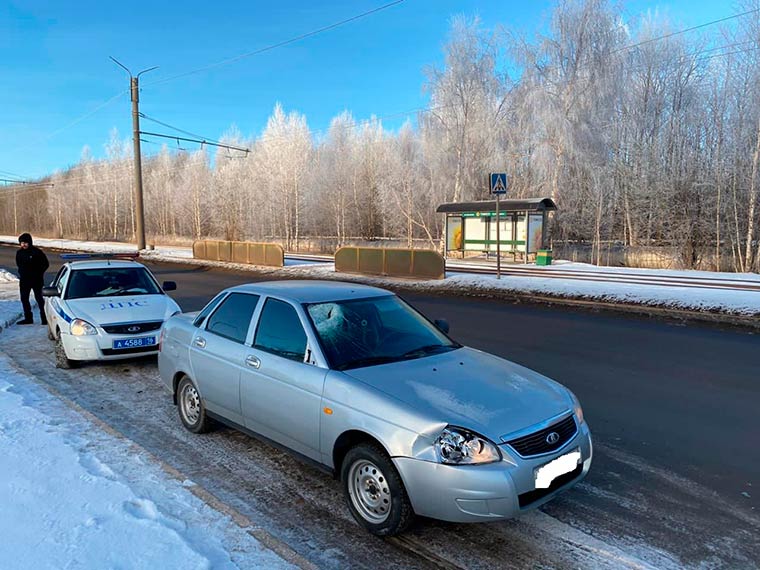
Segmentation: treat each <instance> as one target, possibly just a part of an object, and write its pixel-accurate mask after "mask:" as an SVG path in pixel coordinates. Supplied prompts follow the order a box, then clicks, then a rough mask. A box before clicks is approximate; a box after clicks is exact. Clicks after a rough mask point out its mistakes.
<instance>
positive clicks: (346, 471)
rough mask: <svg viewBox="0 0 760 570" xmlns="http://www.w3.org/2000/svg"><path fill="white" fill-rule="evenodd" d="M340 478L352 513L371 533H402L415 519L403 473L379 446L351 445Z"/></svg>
mask: <svg viewBox="0 0 760 570" xmlns="http://www.w3.org/2000/svg"><path fill="white" fill-rule="evenodd" d="M341 480H342V481H343V492H344V494H345V497H346V502H347V503H348V508H349V510H350V511H351V514H352V515H353V517H354V519H356V521H357V522H358V523H359V524H361V525H362V526H364V528H366V529H367V530H368V531H370V532H371V533H372V534H376V535H378V536H392V535H394V534H399V533H401V532H403V531H404V530H406V529H407V528H408V527H409V525H410V524H411V522H412V520H413V519H414V510H413V509H412V504H411V503H410V501H409V497H408V496H407V494H406V489H404V483H403V482H402V481H401V476H400V475H399V474H398V471H396V467H395V466H394V465H393V463H392V462H391V460H390V458H389V457H388V455H387V454H386V453H385V451H384V450H383V449H381V448H380V447H379V446H378V445H376V444H372V443H361V444H359V445H357V446H355V447H353V448H351V450H349V452H348V453H347V454H346V457H345V459H344V460H343V464H342V468H341Z"/></svg>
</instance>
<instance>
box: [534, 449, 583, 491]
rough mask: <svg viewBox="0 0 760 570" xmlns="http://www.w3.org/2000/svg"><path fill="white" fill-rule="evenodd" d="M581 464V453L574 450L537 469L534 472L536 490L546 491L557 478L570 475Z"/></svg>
mask: <svg viewBox="0 0 760 570" xmlns="http://www.w3.org/2000/svg"><path fill="white" fill-rule="evenodd" d="M580 462H581V452H580V450H579V449H574V450H573V451H571V452H570V453H565V455H560V456H559V457H557V459H554V460H552V461H550V462H549V463H547V464H546V465H542V466H541V467H537V468H536V469H535V471H534V474H535V477H536V489H547V488H548V487H549V485H551V484H552V481H554V480H555V479H556V478H557V477H559V476H561V475H565V474H566V473H570V472H571V471H573V470H574V469H575V468H576V467H578V464H579V463H580Z"/></svg>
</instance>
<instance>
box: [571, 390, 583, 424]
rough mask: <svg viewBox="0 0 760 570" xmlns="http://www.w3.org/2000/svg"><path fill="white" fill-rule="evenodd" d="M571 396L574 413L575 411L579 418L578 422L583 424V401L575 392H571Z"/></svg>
mask: <svg viewBox="0 0 760 570" xmlns="http://www.w3.org/2000/svg"><path fill="white" fill-rule="evenodd" d="M568 392H570V390H568ZM570 397H571V398H572V400H573V413H575V417H576V418H578V423H579V424H582V423H583V408H581V403H580V401H579V400H578V398H576V396H575V394H573V393H572V392H570Z"/></svg>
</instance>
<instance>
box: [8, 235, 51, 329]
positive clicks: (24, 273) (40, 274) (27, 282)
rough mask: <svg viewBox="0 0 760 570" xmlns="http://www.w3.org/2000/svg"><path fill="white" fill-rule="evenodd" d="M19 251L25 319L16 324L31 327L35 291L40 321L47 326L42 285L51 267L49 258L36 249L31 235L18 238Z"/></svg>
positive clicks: (20, 280) (20, 283)
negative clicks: (32, 300) (31, 302)
mask: <svg viewBox="0 0 760 570" xmlns="http://www.w3.org/2000/svg"><path fill="white" fill-rule="evenodd" d="M18 243H19V250H18V251H17V252H16V265H17V266H18V276H19V291H20V294H21V305H22V306H23V307H24V319H23V320H21V321H19V322H18V323H16V324H19V325H31V324H32V323H33V322H34V319H33V318H32V306H31V305H30V304H29V293H30V292H31V291H34V298H35V299H36V300H37V307H38V308H39V310H40V320H41V321H42V324H43V325H46V324H47V319H46V318H45V309H44V307H45V305H44V300H43V298H42V284H43V282H44V279H45V271H47V268H48V267H50V264H49V263H48V258H47V256H46V255H45V254H44V253H43V252H42V250H41V249H39V248H37V247H34V244H33V243H32V236H31V235H30V234H21V235H20V236H18Z"/></svg>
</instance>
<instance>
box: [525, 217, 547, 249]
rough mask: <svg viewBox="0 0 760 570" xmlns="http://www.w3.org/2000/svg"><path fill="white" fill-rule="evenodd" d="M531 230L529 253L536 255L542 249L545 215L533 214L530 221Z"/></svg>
mask: <svg viewBox="0 0 760 570" xmlns="http://www.w3.org/2000/svg"><path fill="white" fill-rule="evenodd" d="M529 226H530V229H529V230H528V231H529V234H528V253H536V252H537V251H538V250H539V249H541V248H542V247H543V246H544V244H543V236H544V216H543V214H531V215H530V221H529Z"/></svg>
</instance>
